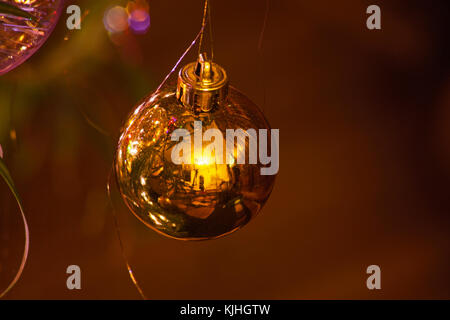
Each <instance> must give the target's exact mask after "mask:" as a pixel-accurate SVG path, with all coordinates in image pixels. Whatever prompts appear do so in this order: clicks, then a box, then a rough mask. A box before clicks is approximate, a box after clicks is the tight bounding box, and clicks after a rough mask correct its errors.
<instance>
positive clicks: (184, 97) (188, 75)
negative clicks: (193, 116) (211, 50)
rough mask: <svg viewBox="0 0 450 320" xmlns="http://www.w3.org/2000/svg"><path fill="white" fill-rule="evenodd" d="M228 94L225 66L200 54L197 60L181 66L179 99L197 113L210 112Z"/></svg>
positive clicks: (178, 86)
mask: <svg viewBox="0 0 450 320" xmlns="http://www.w3.org/2000/svg"><path fill="white" fill-rule="evenodd" d="M227 95H228V76H227V73H226V71H225V69H224V68H222V67H221V66H219V65H218V64H216V63H213V62H211V61H209V60H207V59H206V55H204V54H200V55H199V58H198V61H197V62H192V63H189V64H187V65H186V66H184V67H183V68H181V70H180V73H179V74H178V85H177V99H178V100H179V101H180V102H181V103H182V104H183V105H184V106H185V107H187V108H190V109H192V111H194V112H195V113H199V112H210V111H211V110H213V109H214V108H215V107H217V106H219V105H221V104H222V103H223V102H224V101H225V100H226V98H227Z"/></svg>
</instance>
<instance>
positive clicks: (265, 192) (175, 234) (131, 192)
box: [115, 64, 275, 240]
mask: <svg viewBox="0 0 450 320" xmlns="http://www.w3.org/2000/svg"><path fill="white" fill-rule="evenodd" d="M208 66H209V67H211V68H212V71H213V74H214V75H212V78H211V79H210V80H211V81H210V82H209V83H206V82H203V83H200V84H199V83H197V84H195V83H194V85H193V86H190V85H189V77H191V78H192V76H195V75H193V74H190V75H189V72H190V71H192V68H193V67H195V66H192V65H188V66H187V67H185V68H184V69H183V70H182V71H181V72H180V76H179V83H178V91H177V86H176V85H174V84H173V85H169V86H166V87H165V88H164V89H162V90H159V91H157V92H155V93H153V94H151V95H149V96H148V97H146V98H145V99H144V100H143V101H142V102H141V103H140V104H139V105H138V106H137V108H136V109H135V110H134V112H132V114H131V116H130V117H129V119H128V120H127V122H126V124H125V126H124V128H123V130H122V134H121V137H120V139H119V143H118V149H117V154H116V163H115V171H116V178H117V182H118V185H119V189H120V192H121V194H122V197H123V199H124V201H125V203H126V204H127V206H128V207H129V208H130V210H131V211H132V212H133V213H134V214H135V215H136V216H137V217H138V218H139V219H140V220H141V221H142V222H143V223H144V224H146V225H147V226H148V227H150V228H152V229H154V230H156V231H158V232H160V233H162V234H164V235H166V236H169V237H172V238H176V239H182V240H202V239H213V238H217V237H220V236H224V235H227V234H229V233H231V232H233V231H236V230H238V229H239V228H241V227H242V226H244V225H245V224H247V223H248V222H249V221H250V220H251V219H252V218H254V217H255V216H256V215H257V214H258V212H259V211H260V210H261V208H262V206H263V205H264V203H265V202H266V200H267V199H268V197H269V195H270V193H271V191H272V188H273V185H274V181H275V176H274V175H261V173H260V169H261V167H262V165H260V164H248V161H246V162H245V164H238V163H237V161H235V160H236V159H234V161H233V163H232V164H226V163H224V164H219V163H216V162H215V161H214V160H215V159H214V158H213V159H201V161H196V162H194V163H193V164H180V165H177V164H175V163H174V162H173V161H172V159H171V153H172V149H173V148H174V146H175V145H176V143H177V142H175V141H171V138H170V135H171V133H172V132H173V131H174V130H175V129H177V128H184V129H187V130H188V131H189V132H190V133H191V134H192V136H193V135H194V121H202V124H203V132H204V131H206V130H207V129H209V128H217V129H219V130H221V132H223V136H224V140H225V139H226V138H225V132H226V131H225V130H226V129H238V128H241V129H244V130H247V129H251V128H253V129H256V131H258V129H270V127H269V124H268V122H267V120H266V119H265V117H264V115H263V114H262V113H261V111H260V110H259V109H258V107H257V106H256V105H255V104H254V103H252V102H251V101H250V100H249V99H248V98H247V97H245V95H243V94H242V93H240V92H239V91H238V90H236V89H234V88H233V87H228V85H227V81H226V80H227V79H226V74H225V73H224V74H219V73H220V72H222V71H223V72H224V70H223V69H222V68H220V67H219V66H218V65H216V64H211V65H208ZM194 71H195V70H194ZM197 71H198V70H197ZM202 72H208V70H207V69H205V70H204V71H202ZM183 73H184V74H185V75H186V76H187V78H183ZM217 77H219V78H220V79H217ZM222 80H225V81H222ZM208 81H209V80H208ZM220 81H222V82H223V83H222V85H219V86H214V85H210V84H214V83H217V82H220ZM205 88H206V89H205ZM202 89H203V91H201V90H202ZM210 93H214V94H213V95H209V94H210ZM189 94H190V95H191V98H192V99H193V100H195V102H194V101H193V100H192V99H191V103H190V102H189V99H190V98H189ZM205 94H206V96H205ZM209 98H212V100H211V99H209ZM202 99H203V100H202ZM208 99H209V100H208ZM201 101H203V102H205V101H206V102H205V103H201ZM208 101H209V102H208ZM208 106H210V107H211V108H209V107H208ZM208 109H210V110H208ZM204 110H207V111H204ZM209 143H210V142H203V147H205V146H206V145H207V144H209ZM224 146H225V141H224ZM246 147H247V150H248V141H247V145H246ZM269 150H270V147H269Z"/></svg>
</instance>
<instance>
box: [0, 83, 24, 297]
mask: <svg viewBox="0 0 450 320" xmlns="http://www.w3.org/2000/svg"><path fill="white" fill-rule="evenodd" d="M16 92H17V83H15V84H14V88H13V90H12V96H11V103H10V104H9V107H10V113H9V116H10V127H11V128H14V126H13V123H12V122H13V121H12V112H13V104H14V98H15V96H16ZM16 142H17V141H16V140H14V141H13V143H16ZM0 176H2V177H3V179H4V180H5V182H6V184H7V185H8V187H9V188H10V190H11V192H12V193H13V195H14V198H15V199H16V201H17V204H18V206H19V209H20V215H21V218H22V222H23V228H24V234H25V244H24V248H23V254H22V260H21V262H20V266H19V270H18V271H17V273H16V275H15V276H14V279H13V280H12V281H11V282H10V284H9V285H8V287H7V288H6V289H5V290H4V291H3V292H0V299H1V298H3V297H4V296H5V295H6V294H7V293H8V292H9V291H10V290H11V289H12V288H13V287H14V286H15V285H16V283H17V281H19V279H20V277H21V276H22V273H23V269H24V268H25V264H26V262H27V259H28V252H29V251H30V229H29V227H28V222H27V218H26V216H25V212H24V209H23V206H22V201H21V200H20V198H19V194H18V193H17V191H16V188H15V186H14V182H13V180H12V177H11V175H10V174H9V171H8V169H7V168H6V166H5V165H4V164H3V161H2V160H1V158H0Z"/></svg>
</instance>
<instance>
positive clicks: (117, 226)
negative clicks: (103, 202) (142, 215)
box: [106, 166, 147, 300]
mask: <svg viewBox="0 0 450 320" xmlns="http://www.w3.org/2000/svg"><path fill="white" fill-rule="evenodd" d="M113 172H114V166H112V167H111V170H110V171H109V175H108V181H107V183H106V190H107V193H108V201H109V205H110V206H111V212H112V214H113V218H114V226H115V229H116V234H117V238H118V239H119V246H120V252H121V253H122V257H123V260H124V261H125V264H126V266H127V270H128V275H129V276H130V279H131V281H132V282H133V284H134V286H135V287H136V289H137V291H138V292H139V294H140V295H141V297H142V299H143V300H147V297H146V296H145V294H144V291H143V290H142V288H141V286H140V285H139V283H138V281H137V279H136V277H135V276H134V273H133V269H131V266H130V263H129V262H128V258H127V256H126V254H125V247H124V245H123V241H122V236H121V232H120V227H119V221H118V219H117V214H116V210H115V207H114V204H113V201H112V198H111V177H112V175H113Z"/></svg>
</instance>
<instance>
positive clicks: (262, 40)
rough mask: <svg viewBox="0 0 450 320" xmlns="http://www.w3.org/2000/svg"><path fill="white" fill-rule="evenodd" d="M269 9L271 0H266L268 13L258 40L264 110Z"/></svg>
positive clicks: (263, 109)
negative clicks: (265, 51)
mask: <svg viewBox="0 0 450 320" xmlns="http://www.w3.org/2000/svg"><path fill="white" fill-rule="evenodd" d="M269 11H270V0H266V13H265V14H264V22H263V25H262V28H261V32H260V34H259V40H258V48H257V51H258V54H259V59H260V61H259V67H260V73H261V75H260V78H261V81H262V87H263V105H262V111H263V112H264V111H265V109H266V82H265V80H264V79H265V72H264V55H263V51H262V48H263V42H264V36H265V33H266V27H267V20H268V19H269Z"/></svg>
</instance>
